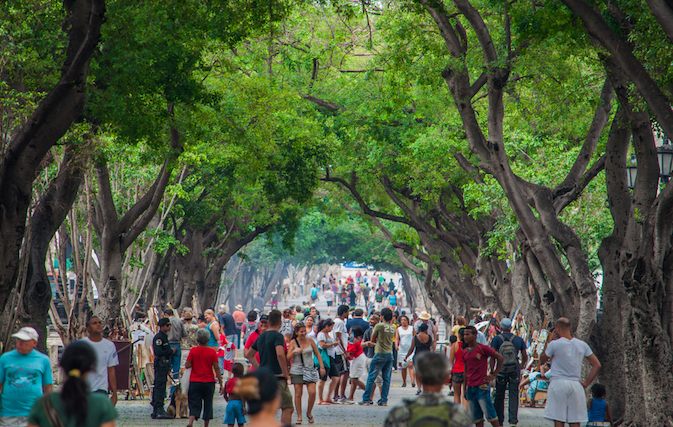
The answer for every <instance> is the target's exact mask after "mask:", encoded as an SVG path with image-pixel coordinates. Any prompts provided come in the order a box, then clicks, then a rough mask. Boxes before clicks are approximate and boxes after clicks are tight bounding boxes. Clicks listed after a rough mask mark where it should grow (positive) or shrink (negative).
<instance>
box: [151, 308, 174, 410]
mask: <svg viewBox="0 0 673 427" xmlns="http://www.w3.org/2000/svg"><path fill="white" fill-rule="evenodd" d="M158 325H159V333H157V334H156V335H155V336H154V339H153V340H152V350H153V351H154V390H153V392H152V407H153V408H154V409H152V419H157V420H169V419H172V418H173V417H171V416H170V415H168V414H167V413H166V411H164V400H165V399H166V382H167V380H168V372H169V371H170V369H171V359H170V357H171V356H172V355H173V353H175V349H173V348H171V346H170V344H169V343H168V335H167V333H168V331H169V330H170V329H171V321H170V320H168V319H167V318H165V317H164V318H163V319H161V320H159V323H158Z"/></svg>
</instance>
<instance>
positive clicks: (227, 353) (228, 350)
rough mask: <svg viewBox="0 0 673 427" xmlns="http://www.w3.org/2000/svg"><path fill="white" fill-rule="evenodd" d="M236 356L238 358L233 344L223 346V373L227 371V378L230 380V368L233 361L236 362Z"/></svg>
mask: <svg viewBox="0 0 673 427" xmlns="http://www.w3.org/2000/svg"><path fill="white" fill-rule="evenodd" d="M236 356H238V350H237V349H236V345H235V344H234V343H233V342H230V343H226V344H225V345H224V363H223V365H224V371H227V372H228V373H229V375H228V376H227V378H231V374H232V370H231V369H232V367H233V365H234V360H236ZM224 371H222V375H224Z"/></svg>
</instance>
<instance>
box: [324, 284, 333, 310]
mask: <svg viewBox="0 0 673 427" xmlns="http://www.w3.org/2000/svg"><path fill="white" fill-rule="evenodd" d="M324 295H325V301H326V302H327V317H329V316H330V312H331V311H332V304H333V303H334V292H332V289H330V288H327V290H326V291H325V294H324Z"/></svg>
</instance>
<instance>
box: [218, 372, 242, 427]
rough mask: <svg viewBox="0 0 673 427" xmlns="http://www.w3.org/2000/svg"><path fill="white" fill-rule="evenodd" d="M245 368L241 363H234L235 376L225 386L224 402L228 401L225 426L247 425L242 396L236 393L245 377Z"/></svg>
mask: <svg viewBox="0 0 673 427" xmlns="http://www.w3.org/2000/svg"><path fill="white" fill-rule="evenodd" d="M244 370H245V368H243V365H242V364H240V363H234V364H233V365H232V367H231V372H230V373H233V374H234V377H233V378H229V379H228V380H227V383H226V384H225V385H224V400H226V401H227V409H226V412H225V415H224V421H223V423H224V424H228V425H229V427H234V423H238V427H243V424H245V416H244V415H243V402H242V401H241V396H239V395H238V394H236V393H234V388H235V387H236V384H238V382H239V380H240V378H241V377H242V376H243V372H244Z"/></svg>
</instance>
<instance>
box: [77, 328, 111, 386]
mask: <svg viewBox="0 0 673 427" xmlns="http://www.w3.org/2000/svg"><path fill="white" fill-rule="evenodd" d="M82 340H83V341H86V342H88V343H89V344H91V346H92V347H93V349H94V351H95V352H96V358H97V360H96V368H95V369H94V370H93V371H91V372H90V373H89V377H88V379H87V382H88V383H89V387H90V388H91V391H92V392H94V391H96V390H105V391H107V390H108V385H109V383H108V376H107V368H109V367H111V366H117V365H119V358H118V357H117V349H116V348H115V345H114V343H113V342H112V341H110V340H106V339H105V338H103V339H102V340H100V341H98V342H95V341H91V340H90V339H89V337H86V338H82Z"/></svg>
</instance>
